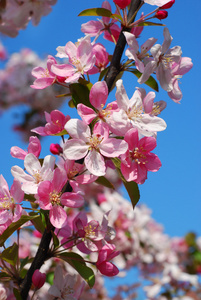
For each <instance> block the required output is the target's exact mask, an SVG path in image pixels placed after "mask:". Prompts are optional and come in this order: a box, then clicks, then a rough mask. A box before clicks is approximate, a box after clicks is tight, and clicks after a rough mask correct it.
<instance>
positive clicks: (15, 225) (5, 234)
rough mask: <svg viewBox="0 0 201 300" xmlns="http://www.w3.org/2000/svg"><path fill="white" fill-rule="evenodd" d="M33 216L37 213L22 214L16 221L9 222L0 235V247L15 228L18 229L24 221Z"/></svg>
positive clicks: (36, 216) (33, 217) (31, 218)
mask: <svg viewBox="0 0 201 300" xmlns="http://www.w3.org/2000/svg"><path fill="white" fill-rule="evenodd" d="M35 218H38V215H35V216H29V215H28V216H25V215H22V216H21V218H20V219H19V220H18V221H17V222H15V223H12V224H10V225H9V226H8V228H7V229H6V230H5V231H4V232H3V233H2V235H1V236H0V247H2V246H3V244H4V243H5V241H6V240H7V239H8V238H9V237H10V236H11V235H12V234H13V232H15V231H16V230H17V229H19V228H20V227H21V226H22V225H24V224H25V223H26V222H28V221H30V220H33V219H35Z"/></svg>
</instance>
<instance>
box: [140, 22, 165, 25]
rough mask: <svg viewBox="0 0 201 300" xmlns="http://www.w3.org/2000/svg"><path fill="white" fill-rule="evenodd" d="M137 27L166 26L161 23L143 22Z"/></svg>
mask: <svg viewBox="0 0 201 300" xmlns="http://www.w3.org/2000/svg"><path fill="white" fill-rule="evenodd" d="M136 26H166V25H164V24H161V23H154V22H141V23H139V24H138V25H136Z"/></svg>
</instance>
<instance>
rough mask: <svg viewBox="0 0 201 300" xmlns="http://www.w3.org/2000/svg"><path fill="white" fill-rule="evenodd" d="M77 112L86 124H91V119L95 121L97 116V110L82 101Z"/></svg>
mask: <svg viewBox="0 0 201 300" xmlns="http://www.w3.org/2000/svg"><path fill="white" fill-rule="evenodd" d="M77 112H78V114H79V115H80V117H81V118H82V120H83V121H84V122H85V123H86V124H90V123H91V121H93V119H95V118H96V116H97V114H96V113H95V111H94V110H93V109H92V108H90V107H88V106H86V105H84V104H82V103H79V104H78V106H77Z"/></svg>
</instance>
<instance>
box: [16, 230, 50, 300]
mask: <svg viewBox="0 0 201 300" xmlns="http://www.w3.org/2000/svg"><path fill="white" fill-rule="evenodd" d="M51 231H54V227H53V226H51V227H50V228H49V229H48V230H47V229H45V231H44V233H43V236H42V238H41V241H40V245H39V247H38V251H37V253H36V256H35V258H34V260H33V262H32V264H31V267H30V269H29V270H28V272H27V274H26V276H25V278H24V280H23V281H22V283H21V285H20V295H21V297H22V300H26V299H27V297H28V294H29V290H30V288H31V284H32V276H33V273H34V271H35V270H37V269H40V267H41V266H42V265H43V264H44V262H45V260H47V259H48V251H49V246H50V242H51V239H52V233H51Z"/></svg>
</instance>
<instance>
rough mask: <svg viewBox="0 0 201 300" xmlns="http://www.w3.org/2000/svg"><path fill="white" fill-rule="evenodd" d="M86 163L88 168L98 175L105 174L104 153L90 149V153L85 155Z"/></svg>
mask: <svg viewBox="0 0 201 300" xmlns="http://www.w3.org/2000/svg"><path fill="white" fill-rule="evenodd" d="M84 161H85V165H86V167H87V169H88V170H89V171H90V172H91V173H92V174H94V175H96V176H104V175H105V170H106V167H105V161H104V158H103V157H102V155H101V154H100V153H99V152H97V151H96V150H92V151H89V153H88V155H87V156H86V157H85V160H84Z"/></svg>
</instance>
